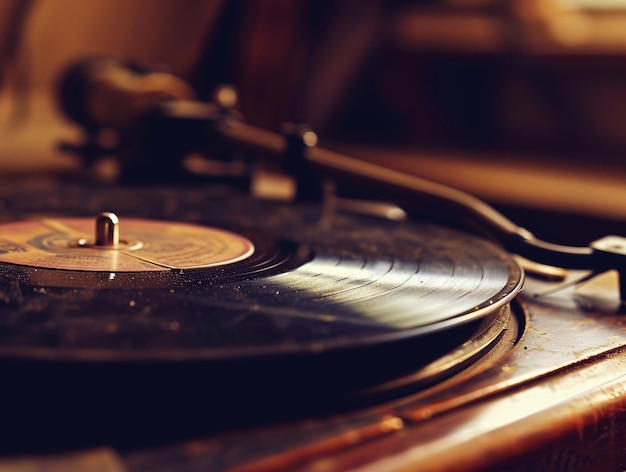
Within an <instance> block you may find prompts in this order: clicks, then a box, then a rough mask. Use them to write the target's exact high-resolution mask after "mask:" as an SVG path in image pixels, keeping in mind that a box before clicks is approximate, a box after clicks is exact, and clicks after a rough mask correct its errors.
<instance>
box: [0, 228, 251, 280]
mask: <svg viewBox="0 0 626 472" xmlns="http://www.w3.org/2000/svg"><path fill="white" fill-rule="evenodd" d="M120 226H121V230H120V233H121V237H120V239H119V242H117V243H116V244H115V245H109V246H102V245H100V246H99V245H97V244H95V243H94V236H93V234H94V220H93V219H90V218H58V219H43V220H37V221H21V222H15V223H6V224H2V225H0V262H5V263H9V264H17V265H23V266H29V267H35V268H42V269H43V268H45V269H63V270H73V271H97V272H140V271H169V270H172V269H178V270H186V269H201V268H209V267H216V266H221V265H225V264H231V263H234V262H238V261H241V260H243V259H246V258H247V257H249V256H250V255H251V254H252V253H253V252H254V245H253V243H252V242H251V241H250V240H248V239H247V238H245V237H243V236H241V235H239V234H236V233H234V232H230V231H225V230H221V229H218V228H213V227H208V226H199V225H193V224H187V223H178V222H176V223H174V222H168V221H156V220H143V219H124V220H123V221H122V223H121V224H120Z"/></svg>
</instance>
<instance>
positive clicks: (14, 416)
mask: <svg viewBox="0 0 626 472" xmlns="http://www.w3.org/2000/svg"><path fill="white" fill-rule="evenodd" d="M85 195H86V194H85V191H84V190H81V189H80V188H67V189H59V190H57V191H56V192H55V193H54V196H48V197H46V194H45V192H43V193H39V194H32V195H31V194H22V195H20V194H19V192H17V193H14V194H12V197H11V200H5V203H6V205H7V207H8V208H11V209H12V211H13V213H14V214H13V215H10V214H9V215H8V218H7V220H8V221H6V222H5V223H2V224H0V238H2V245H1V246H2V251H3V252H4V253H3V254H0V261H1V262H0V296H1V303H2V316H1V317H0V366H1V367H2V371H3V375H4V377H3V378H4V382H5V385H6V386H7V387H6V388H5V389H4V398H5V400H6V401H7V402H8V403H11V402H15V404H16V405H17V404H19V405H22V406H24V405H28V406H27V407H22V408H19V409H16V410H14V411H13V412H8V413H7V415H6V416H5V421H6V422H7V424H13V425H14V426H15V428H14V433H15V434H16V436H15V437H16V438H19V434H18V433H17V431H18V429H20V428H22V427H23V425H24V424H25V423H24V418H25V417H29V418H35V417H36V418H38V422H39V423H41V421H40V420H41V419H42V418H44V419H45V420H46V421H45V424H47V425H54V424H55V423H56V422H57V421H64V422H65V423H67V422H69V421H71V422H74V423H73V424H74V427H75V430H77V431H78V430H84V429H85V423H86V422H88V423H90V424H91V423H93V422H97V424H99V425H100V427H99V429H98V431H92V433H93V434H95V435H96V436H97V437H92V438H91V439H90V440H91V441H98V440H99V439H101V438H102V437H105V436H107V435H109V434H110V435H111V436H115V437H116V438H117V439H116V440H119V441H124V440H129V441H132V440H133V439H134V438H135V437H136V436H137V435H135V433H136V432H137V431H138V430H141V431H142V433H141V437H142V438H149V437H150V434H148V435H146V429H148V430H149V431H150V433H153V432H154V434H157V433H156V432H157V431H164V430H166V431H168V432H169V433H171V431H173V430H176V427H177V425H180V424H181V423H184V422H187V421H188V420H189V418H194V419H195V420H197V421H195V423H194V424H195V425H196V426H197V427H198V428H200V429H203V430H205V429H207V428H208V429H211V428H218V427H220V425H225V424H227V425H233V424H242V423H244V424H248V423H250V422H252V421H254V419H255V418H256V419H259V418H263V417H271V418H274V419H275V418H276V414H277V413H276V412H277V411H278V410H280V411H282V412H283V413H286V414H298V415H300V414H302V411H310V410H311V408H327V407H329V405H332V404H335V403H336V402H337V401H338V400H339V401H340V399H341V398H345V397H346V395H350V393H351V392H355V391H359V390H367V389H371V388H372V387H373V386H375V385H377V384H380V383H381V382H390V381H391V380H393V379H394V378H398V377H400V376H405V375H407V374H409V373H410V372H412V371H414V370H415V369H418V368H420V367H423V366H426V365H427V364H429V363H431V362H432V361H433V360H434V359H436V358H437V357H439V356H441V355H443V354H445V353H448V352H450V351H453V350H454V349H455V347H456V346H459V345H461V344H463V343H465V342H466V341H467V340H468V339H472V336H473V334H474V333H476V332H479V333H484V331H485V328H484V327H481V324H482V323H483V321H484V320H486V319H491V318H494V317H495V318H498V317H501V316H502V312H501V310H502V308H503V307H505V306H506V305H507V304H508V302H510V301H511V300H512V299H513V298H514V296H515V295H516V294H517V292H518V291H519V290H520V287H521V284H522V279H523V275H522V272H521V270H520V269H519V267H518V266H517V264H516V263H515V262H514V261H513V260H512V259H511V258H510V257H509V255H508V254H506V253H505V252H504V251H503V250H501V249H500V248H499V247H497V246H495V245H493V244H491V243H490V242H488V241H485V240H483V239H480V238H476V237H473V236H470V235H467V234H464V233H461V232H457V231H454V230H451V229H448V228H442V227H438V226H435V225H431V224H427V223H419V222H416V223H397V222H391V221H385V220H380V219H376V218H369V217H358V216H354V215H344V214H340V213H337V212H334V211H328V209H326V208H324V207H319V206H315V205H311V206H302V205H292V204H274V203H268V202H257V201H253V200H250V199H248V198H245V197H241V196H237V195H233V194H232V193H231V192H222V191H221V190H220V189H203V190H202V191H197V190H187V191H185V190H181V189H172V190H150V189H148V190H142V191H138V190H134V189H129V190H123V189H117V190H116V192H115V193H113V194H111V193H109V192H107V191H106V189H103V190H101V191H98V190H97V189H90V190H89V193H88V194H87V195H88V196H89V198H88V199H87V200H86V199H85ZM85 201H87V202H88V204H85ZM21 208H28V211H23V210H21ZM112 210H115V212H116V213H117V214H118V215H119V218H120V232H121V234H120V239H121V241H122V244H121V246H124V244H126V245H128V246H132V247H133V248H138V247H142V248H146V249H145V251H144V252H141V250H140V249H129V248H128V247H123V248H122V250H121V251H120V250H119V249H111V248H104V249H102V248H93V247H91V243H90V242H89V238H90V236H89V234H88V233H89V230H88V227H90V226H91V225H93V221H94V220H93V216H92V215H94V214H98V213H99V212H102V211H112ZM16 221H17V222H16ZM125 222H126V223H127V225H128V230H127V231H125V230H124V228H125V226H124V224H125ZM181 231H182V233H181ZM185 233H186V234H193V235H194V236H193V237H185V236H184V234H185ZM20 235H22V236H20ZM23 235H26V236H23ZM170 236H171V239H170ZM205 236H208V239H207V238H205ZM213 237H215V238H216V240H213V241H212V242H210V241H209V240H211V238H213ZM203 238H204V239H203ZM77 241H78V243H77ZM137 241H138V242H140V243H141V244H140V245H136V244H135V242H137ZM207 241H209V242H207ZM216 241H217V243H216ZM131 242H132V244H131ZM224 242H226V244H225V245H226V246H229V245H231V246H232V247H233V248H234V251H233V252H232V253H230V252H228V251H227V255H226V256H224V257H221V258H220V257H218V260H217V262H215V260H212V262H209V263H205V262H206V260H204V257H205V255H203V254H202V252H203V251H205V250H207V248H208V249H209V252H210V251H212V250H215V248H220V247H221V248H222V249H223V247H222V246H224V244H223V243H224ZM207 245H208V246H207ZM198 248H200V253H196V252H194V251H195V250H196V249H198ZM211 248H213V249H211ZM222 249H218V250H216V252H217V253H219V252H220V251H221V250H222ZM35 250H36V251H41V252H39V253H37V254H36V257H34V258H33V259H29V257H30V255H32V254H31V251H35ZM187 250H189V251H190V252H187ZM98 251H101V252H98ZM102 251H104V252H102ZM109 251H118V253H113V252H109ZM132 251H136V252H135V253H134V254H131V255H128V254H126V252H132ZM94 252H95V255H94ZM61 253H62V254H61ZM122 253H123V254H122ZM24 254H29V255H28V256H25V255H24ZM102 254H104V256H102ZM112 254H116V255H114V256H112ZM126 256H128V257H131V258H132V259H133V262H132V263H130V264H128V265H125V263H122V262H120V257H122V258H124V257H126ZM173 256H175V257H173ZM183 256H184V257H183ZM93 257H95V258H96V259H98V260H100V259H102V257H104V259H105V260H106V259H107V258H109V259H113V261H111V260H109V262H107V263H106V264H108V263H111V264H113V266H112V267H108V266H106V264H105V265H104V266H103V265H98V264H100V263H101V262H102V261H101V260H100V262H96V263H95V264H96V265H95V266H94V265H90V264H94V261H93V260H92V259H93ZM57 258H60V259H62V261H61V262H59V261H57V262H55V261H56V260H57ZM75 258H77V259H75ZM176 258H178V261H177V262H176V263H174V262H173V259H176ZM185 258H187V259H189V260H193V261H194V262H191V263H189V264H188V265H185V264H183V263H181V260H183V259H185ZM77 261H78V262H77ZM198 261H199V262H198ZM116 264H117V265H116ZM135 264H140V265H143V264H148V265H154V267H151V269H150V270H147V269H146V270H144V269H143V268H140V270H135ZM488 324H489V325H490V326H492V325H494V322H491V321H489V322H488ZM495 324H498V323H495ZM490 330H491V328H490ZM490 332H491V331H490ZM480 337H481V339H482V338H485V339H487V341H485V346H484V347H485V348H487V347H488V344H490V343H492V342H494V340H496V339H497V337H498V334H497V333H495V334H493V335H489V336H484V335H482V334H481V335H480ZM438 375H439V376H440V375H441V374H438ZM40 392H45V395H40ZM8 403H7V404H8ZM80 411H85V412H88V413H89V414H88V415H86V416H85V415H82V414H80ZM200 418H201V419H200ZM120 422H123V423H124V425H125V427H124V431H125V434H124V435H122V436H120V434H119V424H120ZM113 430H115V434H113V433H112V431H113ZM185 431H186V433H189V434H193V432H194V431H191V430H190V429H189V428H187V427H186V428H185ZM23 433H24V435H26V436H27V437H28V438H29V443H31V444H32V436H33V432H32V431H31V430H29V429H25V430H24V431H23ZM169 433H168V434H169ZM38 434H41V441H42V442H45V443H48V442H49V441H50V436H51V435H52V436H54V428H51V429H46V428H43V429H40V430H39V431H38ZM73 439H74V441H75V440H76V437H74V438H73ZM81 439H83V438H82V437H81ZM16 441H18V439H16ZM72 444H75V442H72Z"/></svg>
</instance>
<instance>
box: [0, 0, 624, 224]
mask: <svg viewBox="0 0 626 472" xmlns="http://www.w3.org/2000/svg"><path fill="white" fill-rule="evenodd" d="M578 3H581V2H578ZM588 3H589V2H588ZM572 4H573V2H569V6H568V2H566V1H565V0H563V1H557V0H553V1H547V0H546V1H538V0H537V1H530V0H529V1H515V0H500V1H497V0H448V1H438V2H435V1H415V2H409V1H394V2H378V1H371V0H370V1H366V0H363V1H355V0H344V1H340V2H330V1H317V2H314V1H310V2H306V1H301V2H292V1H286V0H256V1H240V2H221V1H203V0H176V1H174V0H133V1H124V0H89V1H73V0H39V1H35V2H28V1H26V0H4V1H3V2H1V3H0V40H2V41H3V42H4V43H5V44H6V42H7V41H8V39H7V37H6V35H7V34H8V32H10V26H11V19H12V18H13V14H14V12H15V9H16V8H19V7H20V6H21V7H24V5H31V8H30V11H29V12H28V18H27V21H26V22H25V23H24V28H22V29H21V30H20V31H19V42H18V46H19V47H18V54H17V58H16V59H15V60H14V61H13V62H11V63H10V67H9V68H8V69H6V68H5V70H4V76H5V79H6V81H5V82H6V83H5V84H4V87H3V91H2V95H1V96H0V125H1V126H2V127H1V128H0V166H1V168H2V170H3V172H4V173H5V174H6V173H9V172H22V171H32V170H38V171H45V172H48V171H54V170H59V169H69V168H71V167H72V166H75V165H76V162H75V161H74V160H73V159H71V158H69V157H67V156H59V155H58V154H56V153H54V152H53V149H54V146H55V143H56V142H57V141H58V140H59V139H60V138H62V137H73V136H75V135H76V129H75V128H73V127H72V126H70V125H69V124H68V123H67V122H65V121H64V120H63V118H62V117H60V116H59V115H58V113H57V111H56V108H55V106H54V83H55V81H56V78H57V77H58V74H59V73H60V71H62V70H63V69H64V67H66V66H67V64H68V63H70V62H71V61H72V60H74V59H76V58H80V57H84V56H90V55H112V56H117V57H123V58H129V59H138V60H142V61H145V62H147V63H165V64H168V65H169V66H170V67H171V68H172V70H174V71H175V72H177V73H180V74H182V75H185V76H187V77H189V78H191V79H193V80H196V85H199V86H200V87H202V86H203V85H205V86H208V85H210V84H211V80H217V79H218V78H219V79H223V78H226V79H229V80H232V81H233V82H235V83H236V85H237V86H238V87H239V88H240V91H241V97H242V109H243V111H244V113H245V114H246V116H247V118H248V120H249V121H250V122H252V123H254V124H257V125H259V126H262V127H267V128H271V129H275V128H276V127H277V126H278V125H279V123H281V122H282V121H285V120H288V119H292V118H294V117H296V118H301V119H303V120H305V121H307V122H309V123H311V124H313V125H314V127H315V128H316V129H317V130H318V131H319V133H320V135H321V137H322V140H323V141H324V140H325V141H326V142H328V141H329V140H332V145H333V146H338V147H340V148H341V149H343V150H347V151H349V152H351V153H355V154H357V155H359V156H361V157H364V158H367V159H371V160H375V161H377V162H382V163H385V164H386V165H390V166H395V167H399V168H401V169H403V170H406V171H408V172H414V173H417V174H419V175H421V176H424V177H428V178H432V179H434V180H438V181H441V182H444V183H449V184H451V185H454V186H457V187H459V188H462V189H465V190H468V191H470V192H472V193H474V194H476V195H478V196H480V197H483V198H487V199H489V200H491V201H493V202H496V203H503V204H506V205H513V206H521V207H530V208H544V209H548V210H556V211H560V212H567V213H571V214H574V215H576V214H581V215H596V216H602V217H607V218H610V219H613V220H615V221H616V222H620V223H621V222H623V221H626V205H624V203H623V202H624V201H626V13H624V10H623V9H621V8H618V7H615V8H612V9H608V10H607V9H597V8H596V9H591V10H589V9H580V8H574V7H572V6H571V5H572ZM596 5H599V3H597V4H596ZM616 5H618V6H619V2H617V3H616ZM3 20H4V21H3ZM219 52H222V57H221V59H220V61H214V59H215V58H219V57H220V54H219ZM223 56H228V58H227V60H225V59H224V57H223ZM212 68H213V69H212ZM198 81H199V82H198ZM472 81H474V82H472ZM24 117H26V118H24Z"/></svg>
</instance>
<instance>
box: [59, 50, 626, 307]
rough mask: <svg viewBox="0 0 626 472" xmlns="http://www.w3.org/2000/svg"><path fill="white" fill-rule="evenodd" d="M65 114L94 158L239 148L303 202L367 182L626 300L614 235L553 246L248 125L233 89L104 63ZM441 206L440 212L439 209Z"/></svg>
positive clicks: (81, 74) (95, 63) (76, 75)
mask: <svg viewBox="0 0 626 472" xmlns="http://www.w3.org/2000/svg"><path fill="white" fill-rule="evenodd" d="M60 96H61V105H62V107H63V109H64V111H65V112H66V114H67V115H68V116H69V117H70V118H72V119H73V120H74V121H76V122H78V123H79V124H80V125H82V126H83V127H84V129H85V130H86V132H87V134H88V136H89V137H90V138H89V139H88V141H87V144H86V145H83V146H67V145H66V146H65V148H66V149H70V150H72V151H74V152H78V153H79V154H81V155H82V156H83V158H84V159H85V160H87V161H89V160H92V159H94V158H95V157H97V156H98V155H99V154H102V153H111V152H117V153H118V154H120V155H121V157H123V158H127V159H129V161H133V160H134V161H135V162H136V163H138V164H139V165H140V166H141V167H142V169H143V172H144V174H145V173H146V169H149V170H150V172H152V173H153V174H154V175H156V176H172V175H175V173H176V172H180V168H179V158H180V156H182V155H183V154H187V153H189V152H193V151H198V150H203V149H211V148H213V149H215V148H217V149H225V148H228V149H237V150H240V151H253V152H254V153H255V155H262V156H264V157H265V158H272V159H275V160H276V161H278V162H279V163H280V164H281V165H282V167H283V168H284V169H286V170H287V171H288V172H289V173H291V174H292V175H293V176H295V177H296V179H297V182H298V184H299V187H298V190H299V192H300V194H301V196H304V197H305V198H306V197H309V198H310V197H311V196H315V194H316V193H317V192H318V190H319V189H318V182H319V180H318V178H317V177H319V176H323V177H324V178H332V179H334V180H336V181H337V183H338V186H341V185H347V186H351V187H353V186H357V185H363V186H364V188H367V189H369V192H370V195H376V198H380V199H387V200H391V201H393V202H394V203H397V204H398V205H399V206H401V207H402V208H403V209H405V210H406V211H407V212H408V213H409V214H419V215H423V216H428V217H434V218H436V219H438V220H441V219H442V217H445V219H446V220H448V221H453V222H454V223H455V224H456V225H459V226H464V227H468V228H474V229H476V228H479V229H480V231H481V232H483V233H486V234H487V235H489V236H490V237H492V238H493V239H495V240H497V241H498V242H499V243H500V244H501V245H502V246H503V247H504V248H505V249H506V250H507V251H509V252H511V253H514V254H518V255H520V256H522V257H524V258H526V259H529V260H532V261H535V262H538V263H541V264H546V265H551V266H556V267H561V268H565V269H578V270H589V271H592V272H593V273H596V274H598V273H602V272H605V271H608V270H617V271H618V272H619V274H620V294H621V299H622V301H624V300H625V299H626V238H624V237H619V236H608V237H605V238H602V239H600V240H598V241H595V242H593V243H591V244H590V245H589V246H587V247H571V246H564V245H558V244H552V243H549V242H546V241H542V240H540V239H537V238H536V237H535V236H534V235H533V234H532V233H530V232H529V231H528V230H526V229H524V228H522V227H520V226H518V225H516V224H515V223H513V222H512V221H510V220H509V219H508V218H506V217H505V216H504V215H502V214H501V213H499V212H498V211H496V210H495V209H494V208H492V207H491V206H489V205H488V204H486V203H485V202H483V201H481V200H480V199H478V198H475V197H473V196H471V195H469V194H467V193H464V192H462V191H459V190H456V189H453V188H450V187H447V186H445V185H441V184H438V183H434V182H430V181H427V180H424V179H421V178H418V177H415V176H412V175H407V174H405V173H402V172H398V171H394V170H391V169H388V168H385V167H382V166H379V165H375V164H371V163H366V162H363V161H361V160H358V159H355V158H352V157H349V156H346V155H343V154H340V153H337V152H333V151H330V150H326V149H323V148H321V147H317V145H316V144H317V136H316V135H315V133H314V132H313V131H311V130H310V129H309V128H308V127H306V126H304V125H296V124H291V125H286V126H285V127H284V130H283V133H282V134H279V133H274V132H270V131H266V130H263V129H260V128H258V127H254V126H251V125H249V124H246V123H245V122H244V121H243V120H242V119H241V117H240V115H239V114H238V113H237V112H236V110H234V107H233V105H234V101H235V100H234V95H233V93H232V90H230V89H228V88H224V89H222V90H221V91H220V93H218V94H216V97H215V100H214V102H212V103H207V102H201V101H197V100H196V99H195V98H194V92H193V90H192V89H191V88H190V87H189V86H188V85H187V84H186V83H185V82H184V81H182V80H181V79H179V78H177V77H175V76H173V75H171V74H168V73H165V72H153V71H147V70H145V69H141V68H136V67H129V66H127V65H124V64H122V63H120V62H118V61H115V60H112V59H108V58H99V59H90V60H86V61H83V62H80V63H77V64H76V65H74V66H73V67H71V68H70V69H69V71H68V72H67V73H66V74H65V76H64V77H63V79H62V81H61V85H60ZM102 130H114V131H115V132H116V133H118V135H119V143H120V145H119V146H118V147H117V148H115V149H110V148H105V149H103V148H102V147H101V146H99V144H98V139H97V136H98V133H100V132H102ZM435 208H436V211H433V209H435Z"/></svg>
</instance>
